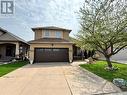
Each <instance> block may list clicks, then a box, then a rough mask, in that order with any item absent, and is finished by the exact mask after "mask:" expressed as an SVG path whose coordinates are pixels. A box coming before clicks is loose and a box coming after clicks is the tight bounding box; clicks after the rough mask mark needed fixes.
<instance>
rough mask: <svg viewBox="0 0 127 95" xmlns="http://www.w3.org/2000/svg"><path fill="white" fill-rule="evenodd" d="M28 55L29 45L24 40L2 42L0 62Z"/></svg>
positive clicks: (0, 43) (0, 44)
mask: <svg viewBox="0 0 127 95" xmlns="http://www.w3.org/2000/svg"><path fill="white" fill-rule="evenodd" d="M27 55H28V45H26V44H24V43H22V42H0V62H8V61H11V60H13V59H19V58H24V57H25V56H27Z"/></svg>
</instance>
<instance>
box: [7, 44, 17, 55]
mask: <svg viewBox="0 0 127 95" xmlns="http://www.w3.org/2000/svg"><path fill="white" fill-rule="evenodd" d="M6 56H12V57H14V56H15V48H14V46H11V45H7V46H6Z"/></svg>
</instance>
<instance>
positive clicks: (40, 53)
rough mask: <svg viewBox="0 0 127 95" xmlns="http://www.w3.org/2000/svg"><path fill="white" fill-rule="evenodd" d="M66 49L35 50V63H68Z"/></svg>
mask: <svg viewBox="0 0 127 95" xmlns="http://www.w3.org/2000/svg"><path fill="white" fill-rule="evenodd" d="M68 61H69V56H68V49H67V48H53V49H52V48H36V49H35V62H68Z"/></svg>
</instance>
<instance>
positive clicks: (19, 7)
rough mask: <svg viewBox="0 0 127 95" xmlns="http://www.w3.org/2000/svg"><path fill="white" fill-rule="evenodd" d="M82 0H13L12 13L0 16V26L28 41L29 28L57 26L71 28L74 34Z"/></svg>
mask: <svg viewBox="0 0 127 95" xmlns="http://www.w3.org/2000/svg"><path fill="white" fill-rule="evenodd" d="M83 2H84V0H14V4H15V11H14V14H13V15H9V16H0V27H2V28H3V29H5V30H8V31H9V32H11V33H13V34H15V35H17V36H19V37H20V38H22V39H24V40H26V41H29V40H33V39H34V34H33V31H32V30H31V28H33V27H41V26H57V27H62V28H67V29H71V30H72V32H71V33H70V36H74V35H75V34H76V33H77V32H78V31H79V29H80V24H79V16H78V11H79V8H80V7H82V5H83Z"/></svg>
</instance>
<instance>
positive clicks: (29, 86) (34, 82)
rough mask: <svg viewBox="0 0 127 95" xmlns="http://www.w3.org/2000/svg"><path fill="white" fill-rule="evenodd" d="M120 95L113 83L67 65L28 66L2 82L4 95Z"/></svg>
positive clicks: (12, 73) (1, 89) (1, 92)
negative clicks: (104, 94) (115, 93)
mask: <svg viewBox="0 0 127 95" xmlns="http://www.w3.org/2000/svg"><path fill="white" fill-rule="evenodd" d="M112 92H120V90H119V89H118V88H117V87H115V86H114V85H113V84H111V83H110V82H107V81H105V80H103V79H102V78H99V77H97V76H95V75H93V74H91V73H89V72H88V71H84V70H81V68H79V67H77V66H70V65H67V64H64V63H51V64H47V65H46V63H45V64H43V65H42V64H33V65H30V64H29V65H26V66H24V67H22V68H20V69H17V70H15V71H13V72H11V73H9V74H7V75H5V76H3V77H1V78H0V95H92V94H102V93H112Z"/></svg>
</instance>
